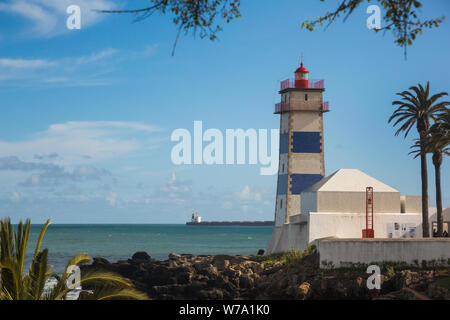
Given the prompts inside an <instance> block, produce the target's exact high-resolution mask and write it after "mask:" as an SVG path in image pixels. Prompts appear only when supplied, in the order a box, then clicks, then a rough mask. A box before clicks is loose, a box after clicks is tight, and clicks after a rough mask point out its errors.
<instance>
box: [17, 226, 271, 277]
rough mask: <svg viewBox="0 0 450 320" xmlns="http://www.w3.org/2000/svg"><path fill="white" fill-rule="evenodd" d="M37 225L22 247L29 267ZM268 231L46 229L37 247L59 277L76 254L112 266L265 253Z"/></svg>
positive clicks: (218, 228)
mask: <svg viewBox="0 0 450 320" xmlns="http://www.w3.org/2000/svg"><path fill="white" fill-rule="evenodd" d="M41 227H42V226H40V225H32V226H31V231H30V237H29V244H28V249H27V258H26V263H27V265H28V264H29V263H30V261H31V258H32V254H33V252H34V248H35V246H36V241H37V238H38V236H39V232H40V230H41ZM272 230H273V227H248V226H202V227H199V226H186V225H181V224H180V225H161V224H158V225H157V224H153V225H152V224H139V225H137V224H136V225H56V224H55V225H50V227H49V228H48V229H47V232H46V234H45V237H44V241H43V243H42V247H41V249H43V248H48V249H49V263H50V264H51V265H53V267H54V271H56V272H57V273H61V272H62V271H63V270H64V268H65V266H66V264H67V262H68V260H69V259H70V258H71V257H72V256H73V255H75V254H77V253H86V254H88V255H90V256H91V257H96V256H100V257H103V258H106V259H108V260H109V261H110V262H115V261H117V260H121V259H128V258H131V256H132V255H133V254H134V253H135V252H137V251H145V252H147V253H148V254H149V255H150V256H151V257H152V258H156V259H160V260H165V259H167V256H168V254H169V253H172V252H175V253H179V254H181V253H191V254H196V255H198V254H208V255H209V254H210V255H215V254H230V255H251V254H256V253H257V252H258V249H265V248H266V246H267V243H268V241H269V239H270V235H271V234H272Z"/></svg>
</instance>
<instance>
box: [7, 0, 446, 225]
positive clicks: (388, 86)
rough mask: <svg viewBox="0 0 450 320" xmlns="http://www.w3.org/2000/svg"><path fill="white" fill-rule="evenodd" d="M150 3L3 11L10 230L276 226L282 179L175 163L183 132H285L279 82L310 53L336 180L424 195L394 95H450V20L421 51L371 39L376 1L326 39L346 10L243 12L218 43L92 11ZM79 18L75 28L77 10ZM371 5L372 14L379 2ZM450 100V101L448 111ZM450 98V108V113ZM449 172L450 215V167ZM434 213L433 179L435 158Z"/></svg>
mask: <svg viewBox="0 0 450 320" xmlns="http://www.w3.org/2000/svg"><path fill="white" fill-rule="evenodd" d="M147 3H148V1H142V0H139V1H138V0H134V1H131V0H128V1H126V0H120V1H119V0H89V1H88V0H45V1H44V0H1V1H0V110H1V117H0V216H10V217H11V218H12V219H13V221H18V220H19V219H25V218H30V219H31V221H32V223H42V222H44V221H45V220H46V219H47V218H51V219H52V222H53V223H184V222H185V221H187V220H188V219H190V215H191V214H192V212H193V211H195V212H197V213H198V214H199V215H201V216H202V217H203V219H204V220H271V219H273V217H274V208H275V193H276V175H261V174H260V168H261V165H260V164H245V165H237V164H236V165H206V164H202V165H176V164H174V163H173V161H172V160H171V151H172V149H173V147H174V146H175V145H176V144H177V143H176V142H174V141H171V139H170V138H171V134H172V132H173V131H174V130H176V129H180V128H181V129H186V130H188V131H189V132H191V133H193V132H194V129H193V128H194V121H202V125H203V130H207V129H214V128H215V129H218V130H219V131H220V132H223V133H224V134H225V130H226V129H237V128H242V129H244V130H247V129H250V128H254V129H256V130H258V129H267V130H269V131H270V130H271V129H277V128H279V115H275V114H273V111H274V105H275V103H277V102H279V100H280V97H279V94H278V89H279V82H280V81H281V80H284V79H286V78H289V77H293V72H294V71H295V69H296V68H297V67H298V65H299V60H300V56H301V55H302V54H303V61H304V64H305V67H307V68H308V70H309V71H310V77H311V78H314V79H324V80H325V87H326V91H325V93H324V97H325V100H326V101H329V103H330V109H331V112H329V113H326V114H325V116H324V133H325V138H324V148H325V170H326V175H329V174H331V173H333V172H334V171H336V170H338V169H340V168H355V169H359V170H361V171H363V172H366V173H367V174H369V175H371V176H373V177H375V178H376V179H378V180H380V181H382V182H384V183H386V184H388V185H390V186H391V187H393V188H395V189H397V190H399V191H400V192H401V194H403V195H420V193H421V182H420V161H419V160H418V159H414V158H413V157H411V156H410V155H408V153H409V151H410V149H409V147H410V145H411V144H412V143H413V141H414V139H416V138H417V133H416V132H415V131H412V132H411V134H410V136H408V137H407V138H406V139H404V138H403V136H397V137H396V136H394V133H395V129H394V128H393V127H392V125H390V124H388V123H387V120H388V118H389V116H390V115H391V114H392V112H393V110H394V107H393V106H392V101H394V100H396V93H398V92H401V91H404V90H407V89H408V88H409V87H411V86H413V85H417V84H418V83H422V84H425V83H426V82H427V81H429V82H430V86H431V91H432V92H433V93H437V92H441V91H446V92H448V91H449V90H450V78H449V77H448V74H450V64H449V50H450V41H449V40H450V24H449V23H450V22H449V20H448V18H447V19H446V20H445V21H444V22H443V23H442V25H441V26H440V27H439V28H438V29H432V30H425V31H424V34H423V35H422V36H419V37H418V39H417V40H416V41H415V42H414V45H413V46H411V47H409V48H408V57H407V59H406V60H405V59H404V56H403V49H402V48H401V47H398V46H397V45H396V44H395V43H394V38H393V36H392V34H391V33H389V32H387V33H386V34H384V35H383V34H382V33H381V34H375V32H373V31H372V30H369V29H368V28H367V26H366V20H367V18H368V17H369V16H370V14H367V13H366V9H367V7H368V4H367V3H365V4H363V5H362V7H360V8H359V9H357V10H356V11H355V12H354V14H353V15H352V16H351V17H350V18H349V19H348V20H347V21H346V22H345V23H344V22H342V20H339V21H337V22H336V23H335V24H333V25H331V26H330V27H328V28H327V29H326V30H324V29H322V28H319V29H317V30H316V31H314V32H309V31H306V30H301V29H300V26H301V23H302V21H304V20H308V19H311V18H313V17H317V16H319V15H321V14H324V13H325V12H326V11H328V10H331V9H333V8H335V6H336V5H337V3H338V2H337V1H325V3H324V2H321V1H318V0H304V1H298V0H283V1H275V0H261V1H251V0H243V1H242V5H241V13H242V17H241V18H240V19H238V20H235V21H233V22H231V23H230V24H226V23H224V24H222V27H223V31H222V32H220V33H219V34H218V37H219V39H218V40H217V41H209V40H208V39H200V37H198V36H197V37H194V36H192V35H187V36H182V37H181V38H180V40H179V42H178V45H177V49H176V51H175V55H174V56H172V54H171V53H172V47H173V44H174V41H175V38H176V34H177V28H176V26H174V25H173V23H172V22H171V19H170V17H167V16H163V15H154V16H152V17H150V18H149V19H146V20H143V21H140V22H134V21H133V17H132V16H129V15H106V14H101V13H97V12H95V11H93V10H94V9H116V8H117V9H124V8H139V7H142V6H145V5H146V4H147ZM72 4H75V5H79V6H80V7H81V29H80V30H77V29H75V30H69V29H68V28H67V27H66V20H67V18H68V17H69V14H67V13H66V8H67V7H68V6H70V5H72ZM371 4H372V3H371ZM449 13H450V3H449V2H448V1H446V0H436V1H428V2H425V4H424V8H422V9H421V10H420V14H423V17H424V18H436V17H440V16H443V15H446V16H449ZM449 99H450V98H449ZM447 100H448V99H447ZM448 161H449V159H448V158H445V159H444V163H443V166H442V172H441V181H442V196H443V205H444V207H448V206H450V169H449V165H448ZM428 176H429V189H430V201H431V206H435V200H434V199H435V189H434V167H433V165H432V162H431V157H430V156H428Z"/></svg>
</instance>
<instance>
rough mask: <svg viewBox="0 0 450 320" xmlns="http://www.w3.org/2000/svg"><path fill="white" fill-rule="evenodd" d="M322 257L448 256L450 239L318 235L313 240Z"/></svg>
mask: <svg viewBox="0 0 450 320" xmlns="http://www.w3.org/2000/svg"><path fill="white" fill-rule="evenodd" d="M314 244H315V245H316V246H317V250H318V251H319V254H320V261H321V267H323V265H322V261H327V262H332V263H333V265H334V266H335V267H339V266H341V263H342V262H351V263H366V264H369V263H373V262H375V263H376V262H379V263H381V262H383V261H392V262H397V261H402V262H406V263H408V264H413V263H414V260H417V261H418V262H419V264H420V263H421V262H422V260H426V261H430V260H433V259H434V260H438V259H445V260H447V259H450V239H442V238H441V239H439V240H437V239H320V240H317V241H315V243H314Z"/></svg>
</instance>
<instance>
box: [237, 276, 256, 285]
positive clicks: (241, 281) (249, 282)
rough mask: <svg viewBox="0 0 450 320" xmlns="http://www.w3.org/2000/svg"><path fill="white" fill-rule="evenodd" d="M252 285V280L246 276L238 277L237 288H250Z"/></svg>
mask: <svg viewBox="0 0 450 320" xmlns="http://www.w3.org/2000/svg"><path fill="white" fill-rule="evenodd" d="M253 285H254V280H253V279H252V278H250V276H249V275H248V274H243V275H241V276H240V277H239V286H240V287H241V288H252V287H253Z"/></svg>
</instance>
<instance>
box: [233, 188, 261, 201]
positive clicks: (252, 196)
mask: <svg viewBox="0 0 450 320" xmlns="http://www.w3.org/2000/svg"><path fill="white" fill-rule="evenodd" d="M237 196H238V199H239V200H241V201H261V199H262V196H261V193H259V192H252V191H251V190H250V187H249V186H248V185H246V186H245V187H244V188H243V189H242V190H241V191H240V192H239V193H238V194H237Z"/></svg>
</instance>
